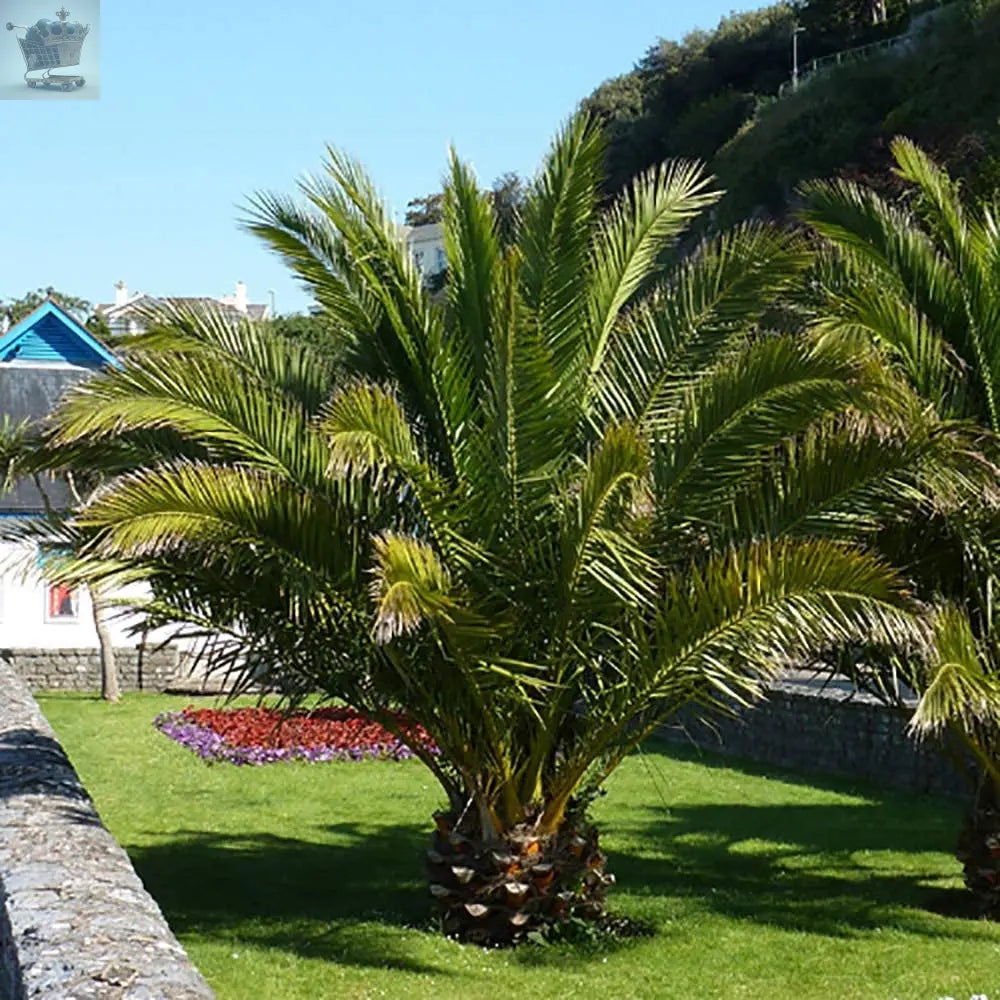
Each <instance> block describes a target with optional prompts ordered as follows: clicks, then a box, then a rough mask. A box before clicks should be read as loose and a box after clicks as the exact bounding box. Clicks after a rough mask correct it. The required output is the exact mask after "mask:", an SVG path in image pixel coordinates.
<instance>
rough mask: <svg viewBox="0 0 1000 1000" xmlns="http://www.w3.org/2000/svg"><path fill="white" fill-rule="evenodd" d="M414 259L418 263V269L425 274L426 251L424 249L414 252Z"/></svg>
mask: <svg viewBox="0 0 1000 1000" xmlns="http://www.w3.org/2000/svg"><path fill="white" fill-rule="evenodd" d="M413 260H414V262H415V263H416V265H417V270H418V271H419V272H420V273H421V274H423V273H424V252H423V250H415V251H414V252H413Z"/></svg>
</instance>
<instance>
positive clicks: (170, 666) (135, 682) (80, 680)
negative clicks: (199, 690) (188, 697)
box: [0, 647, 180, 691]
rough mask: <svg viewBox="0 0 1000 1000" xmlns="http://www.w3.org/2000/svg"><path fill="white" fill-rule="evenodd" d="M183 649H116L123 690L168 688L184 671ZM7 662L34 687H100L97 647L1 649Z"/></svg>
mask: <svg viewBox="0 0 1000 1000" xmlns="http://www.w3.org/2000/svg"><path fill="white" fill-rule="evenodd" d="M179 656H180V653H179V652H178V650H177V649H175V648H172V647H165V648H163V649H147V650H139V649H137V648H135V647H125V648H121V649H116V650H115V662H116V666H117V668H118V679H119V682H120V684H121V689H122V690H123V691H164V690H165V689H166V688H167V687H168V686H169V685H170V683H171V681H172V680H174V678H175V677H177V676H178V674H179V672H180V663H179ZM0 661H3V662H6V663H7V664H9V665H10V666H11V667H13V668H14V670H15V671H16V672H17V674H18V675H19V676H20V677H21V678H22V680H24V682H25V683H26V684H27V685H28V687H29V688H30V689H31V690H32V691H97V690H100V687H101V654H100V653H99V652H98V651H97V650H96V649H0Z"/></svg>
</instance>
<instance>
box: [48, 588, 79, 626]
mask: <svg viewBox="0 0 1000 1000" xmlns="http://www.w3.org/2000/svg"><path fill="white" fill-rule="evenodd" d="M45 620H46V622H75V621H79V620H80V605H79V601H78V594H77V592H76V590H75V589H73V588H72V587H67V586H66V584H64V583H53V584H50V585H49V586H48V587H47V588H46V592H45Z"/></svg>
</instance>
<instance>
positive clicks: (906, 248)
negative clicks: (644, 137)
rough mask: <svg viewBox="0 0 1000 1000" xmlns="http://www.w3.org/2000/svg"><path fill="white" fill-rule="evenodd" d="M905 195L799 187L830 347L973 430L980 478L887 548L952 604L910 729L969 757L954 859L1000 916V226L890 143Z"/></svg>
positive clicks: (943, 177)
mask: <svg viewBox="0 0 1000 1000" xmlns="http://www.w3.org/2000/svg"><path fill="white" fill-rule="evenodd" d="M892 152H893V156H894V158H895V162H896V173H897V174H898V175H899V176H900V177H901V178H902V179H903V180H904V181H907V182H908V183H909V184H910V186H911V195H910V197H909V198H908V200H907V201H906V202H905V203H902V204H891V203H889V202H887V201H886V200H884V199H883V198H881V197H880V196H879V195H877V194H876V193H875V192H874V191H871V190H869V189H867V188H865V187H862V186H859V185H856V184H852V183H848V182H844V181H834V182H823V183H816V184H811V185H809V186H807V188H806V189H805V192H804V194H805V208H804V210H803V213H802V214H803V217H804V219H805V220H806V221H807V222H809V223H810V224H811V225H812V226H813V227H814V228H815V230H816V231H817V232H818V233H819V234H820V235H821V236H823V237H824V238H825V240H826V241H827V242H828V244H829V245H830V247H832V250H833V252H832V254H830V255H829V256H828V257H827V259H826V260H825V262H824V265H823V266H822V267H821V268H820V272H819V273H820V276H821V281H820V284H821V287H822V290H823V294H824V298H825V309H826V314H825V316H824V317H823V318H822V319H821V320H820V321H819V323H818V324H817V327H816V332H817V334H818V336H819V338H820V342H821V343H822V342H823V341H824V339H827V338H829V339H833V340H835V341H836V342H838V343H843V342H845V341H847V342H854V343H857V344H859V345H861V344H863V345H874V347H875V348H876V349H877V350H878V351H879V352H880V353H881V354H882V355H883V356H884V357H885V358H886V359H887V361H888V362H889V363H890V364H891V365H893V366H894V367H895V369H896V370H897V371H898V372H900V373H901V374H902V375H903V376H904V377H906V378H907V379H908V380H909V381H910V383H911V384H912V386H913V387H914V388H915V389H916V391H917V392H918V393H919V394H920V395H921V396H922V397H923V398H924V399H925V400H926V401H927V404H928V405H929V406H931V407H933V408H934V410H935V412H936V413H937V414H938V416H939V417H940V418H941V419H942V420H945V421H956V420H957V421H966V422H968V423H969V424H970V425H971V426H972V427H975V428H978V434H977V435H975V434H974V435H973V437H976V436H977V437H978V440H977V441H974V442H973V441H972V440H971V439H970V445H972V448H971V452H970V453H971V454H973V455H974V458H975V461H976V462H977V463H978V464H980V466H981V468H982V470H983V473H984V474H983V475H981V476H980V477H977V479H976V482H975V484H974V489H972V490H971V491H963V492H960V493H959V494H957V495H956V496H955V497H954V498H953V502H952V503H951V504H949V505H946V506H945V507H938V508H936V509H933V510H927V511H925V514H924V517H923V518H922V519H921V520H920V521H918V522H913V523H911V524H910V525H909V526H908V527H907V528H906V529H905V530H903V531H896V532H893V533H886V534H885V535H883V537H882V539H881V540H880V541H881V543H882V548H883V550H885V551H888V552H889V553H890V554H891V556H892V557H893V560H894V561H895V562H897V564H901V565H902V564H905V565H907V566H908V567H909V568H910V571H911V573H912V575H913V576H914V579H915V582H916V583H917V584H918V585H919V586H920V588H921V589H922V591H923V594H924V596H926V597H927V598H928V599H934V600H941V599H944V600H945V601H946V602H947V603H946V604H945V606H944V607H943V609H942V610H941V612H940V615H939V617H938V620H937V622H936V625H935V635H936V640H937V645H938V652H939V655H938V656H937V657H936V658H934V659H932V660H931V661H928V663H925V664H924V665H923V666H924V668H929V669H923V670H921V671H919V672H918V675H917V683H918V686H919V689H920V692H921V694H922V697H921V701H920V704H919V707H918V709H917V711H916V714H915V716H914V718H913V723H912V725H913V729H914V731H915V732H916V733H918V734H920V735H931V734H936V735H938V736H944V735H945V734H950V736H951V738H952V740H953V741H954V740H957V741H958V743H959V745H961V746H962V747H964V750H965V755H964V756H963V757H962V758H961V759H962V760H963V762H967V761H969V760H971V761H972V762H974V763H975V764H976V765H977V767H976V768H975V769H974V770H972V771H971V772H970V774H971V776H972V779H973V781H974V784H975V789H976V791H975V800H974V804H973V807H972V809H971V810H970V813H969V815H968V818H967V820H966V823H965V827H964V829H963V831H962V834H961V837H960V842H959V849H958V856H959V859H960V860H961V861H962V862H963V865H964V869H965V879H966V884H967V885H968V886H969V888H970V889H972V891H973V892H974V893H975V894H976V895H977V896H978V897H979V899H980V900H981V901H982V903H983V906H984V909H985V910H987V911H989V912H991V913H992V914H994V915H996V914H1000V647H998V645H997V637H996V635H995V632H994V619H995V609H994V600H995V598H994V595H995V594H996V593H997V587H998V584H1000V562H998V556H1000V518H998V510H1000V505H998V498H997V492H998V491H997V464H996V463H997V455H998V452H997V441H996V435H997V433H998V432H1000V220H998V218H997V216H996V210H995V208H994V207H993V206H991V205H980V206H968V205H966V204H964V203H963V199H962V197H961V192H960V190H959V186H958V184H957V183H956V182H954V181H953V180H952V179H951V178H950V177H949V176H948V174H947V173H946V172H945V171H944V170H942V169H941V168H940V167H938V166H937V165H936V164H935V163H934V162H933V161H932V160H931V159H930V158H929V157H928V156H927V155H926V154H925V153H924V152H923V151H922V150H920V149H919V148H918V147H917V146H916V145H914V144H913V143H912V142H910V141H909V140H907V139H897V140H895V142H894V143H893V145H892Z"/></svg>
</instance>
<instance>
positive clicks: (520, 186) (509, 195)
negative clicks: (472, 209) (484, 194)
mask: <svg viewBox="0 0 1000 1000" xmlns="http://www.w3.org/2000/svg"><path fill="white" fill-rule="evenodd" d="M489 196H490V206H491V208H492V209H493V217H494V219H495V220H496V231H497V237H498V239H499V240H500V245H501V246H503V247H509V246H513V245H514V244H515V243H516V242H517V231H518V227H519V226H520V222H521V211H522V209H523V208H524V202H525V199H526V198H527V189H526V186H525V183H524V181H523V180H521V178H520V177H519V176H518V175H517V174H516V173H515V172H514V171H511V170H509V171H507V173H505V174H501V175H500V176H499V177H498V178H497V179H496V180H495V181H494V182H493V186H492V187H491V188H490V192H489Z"/></svg>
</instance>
